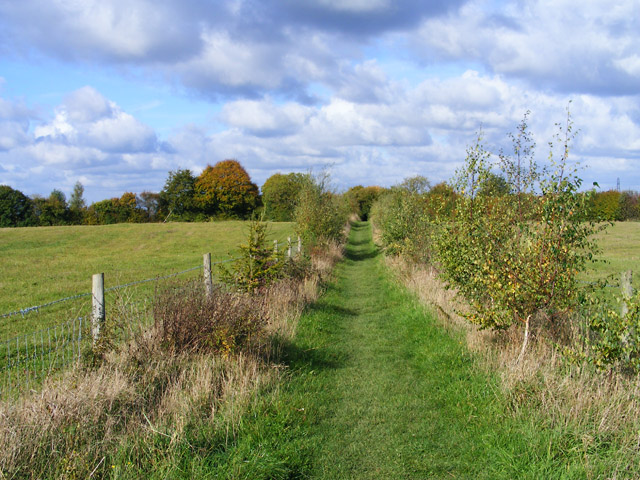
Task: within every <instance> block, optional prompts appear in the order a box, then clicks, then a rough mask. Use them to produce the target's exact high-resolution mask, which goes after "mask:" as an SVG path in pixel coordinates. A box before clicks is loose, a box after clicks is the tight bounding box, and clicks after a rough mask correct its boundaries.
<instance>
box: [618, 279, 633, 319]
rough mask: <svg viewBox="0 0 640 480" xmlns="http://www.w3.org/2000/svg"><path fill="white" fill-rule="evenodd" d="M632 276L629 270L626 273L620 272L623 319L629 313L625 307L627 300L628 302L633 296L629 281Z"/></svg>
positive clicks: (626, 306)
mask: <svg viewBox="0 0 640 480" xmlns="http://www.w3.org/2000/svg"><path fill="white" fill-rule="evenodd" d="M632 276H633V272H632V271H631V270H627V271H626V272H622V275H621V276H620V288H621V289H622V312H621V313H622V316H623V317H624V316H625V315H626V314H627V313H629V306H628V305H627V300H629V299H630V298H631V297H632V296H633V286H632V285H631V279H632Z"/></svg>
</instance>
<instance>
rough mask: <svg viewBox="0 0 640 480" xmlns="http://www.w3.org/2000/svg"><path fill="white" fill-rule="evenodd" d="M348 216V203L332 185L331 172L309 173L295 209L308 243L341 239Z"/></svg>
mask: <svg viewBox="0 0 640 480" xmlns="http://www.w3.org/2000/svg"><path fill="white" fill-rule="evenodd" d="M348 216H349V211H348V205H347V204H346V202H344V201H343V200H342V199H341V198H340V197H339V196H338V195H336V194H335V193H334V192H332V191H331V190H330V188H329V175H328V174H327V173H326V172H322V173H320V174H319V175H317V176H311V175H309V176H308V181H307V182H305V184H304V185H303V187H302V189H301V190H300V199H299V201H298V205H296V209H295V217H294V218H295V220H296V224H297V225H296V230H297V233H298V234H299V235H300V236H301V237H302V238H303V240H304V243H305V245H307V246H311V247H313V246H314V245H318V244H324V243H328V242H333V241H340V240H341V239H342V238H343V229H344V226H345V224H346V223H347V218H348Z"/></svg>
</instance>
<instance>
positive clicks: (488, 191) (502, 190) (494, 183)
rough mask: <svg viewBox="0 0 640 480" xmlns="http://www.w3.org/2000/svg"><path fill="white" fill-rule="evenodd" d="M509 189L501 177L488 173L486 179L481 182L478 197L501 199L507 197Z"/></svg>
mask: <svg viewBox="0 0 640 480" xmlns="http://www.w3.org/2000/svg"><path fill="white" fill-rule="evenodd" d="M510 193H511V187H510V186H509V184H508V183H507V181H506V180H505V178H504V177H503V176H502V175H498V174H495V173H493V172H488V173H487V176H486V178H484V179H483V180H482V183H481V184H480V189H479V191H478V195H482V196H485V197H502V196H503V195H509V194H510Z"/></svg>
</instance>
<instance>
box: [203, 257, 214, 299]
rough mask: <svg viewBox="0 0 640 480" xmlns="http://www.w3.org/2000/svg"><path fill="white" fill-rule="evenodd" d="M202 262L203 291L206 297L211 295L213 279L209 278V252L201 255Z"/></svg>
mask: <svg viewBox="0 0 640 480" xmlns="http://www.w3.org/2000/svg"><path fill="white" fill-rule="evenodd" d="M202 263H203V267H204V291H205V293H206V295H207V298H211V295H213V280H212V279H211V253H205V254H204V255H203V256H202Z"/></svg>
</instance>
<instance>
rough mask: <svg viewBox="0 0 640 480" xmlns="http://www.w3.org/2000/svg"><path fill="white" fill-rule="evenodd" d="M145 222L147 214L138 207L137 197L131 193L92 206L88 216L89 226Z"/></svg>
mask: <svg viewBox="0 0 640 480" xmlns="http://www.w3.org/2000/svg"><path fill="white" fill-rule="evenodd" d="M145 220H146V215H145V212H144V211H143V210H142V209H141V208H139V207H138V203H137V197H136V195H135V194H134V193H131V192H125V193H123V194H122V196H121V197H120V198H110V199H108V200H102V201H100V202H95V203H93V204H91V206H90V207H89V209H88V210H87V215H86V221H87V223H88V224H89V225H110V224H113V223H125V222H129V223H139V222H144V221H145Z"/></svg>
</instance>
